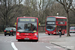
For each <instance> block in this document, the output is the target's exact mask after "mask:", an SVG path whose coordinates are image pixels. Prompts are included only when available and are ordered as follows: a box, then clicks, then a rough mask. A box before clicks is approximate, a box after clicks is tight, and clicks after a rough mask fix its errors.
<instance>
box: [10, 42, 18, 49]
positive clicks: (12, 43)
mask: <svg viewBox="0 0 75 50" xmlns="http://www.w3.org/2000/svg"><path fill="white" fill-rule="evenodd" d="M11 46H12V47H13V49H14V50H18V49H17V48H16V46H15V44H14V42H11Z"/></svg>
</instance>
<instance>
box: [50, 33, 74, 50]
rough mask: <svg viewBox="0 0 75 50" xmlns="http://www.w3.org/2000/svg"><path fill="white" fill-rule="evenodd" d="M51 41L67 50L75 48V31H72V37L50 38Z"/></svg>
mask: <svg viewBox="0 0 75 50" xmlns="http://www.w3.org/2000/svg"><path fill="white" fill-rule="evenodd" d="M50 43H51V44H54V45H56V46H60V47H62V48H65V49H67V50H75V33H71V36H70V37H67V36H65V37H61V38H60V37H59V38H57V39H53V40H50Z"/></svg>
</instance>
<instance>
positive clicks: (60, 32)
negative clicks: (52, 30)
mask: <svg viewBox="0 0 75 50" xmlns="http://www.w3.org/2000/svg"><path fill="white" fill-rule="evenodd" d="M61 35H62V30H61V28H60V29H59V37H61Z"/></svg>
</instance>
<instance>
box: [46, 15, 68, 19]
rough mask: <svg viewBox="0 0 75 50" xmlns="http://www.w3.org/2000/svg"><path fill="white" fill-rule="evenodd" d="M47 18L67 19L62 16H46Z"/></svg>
mask: <svg viewBox="0 0 75 50" xmlns="http://www.w3.org/2000/svg"><path fill="white" fill-rule="evenodd" d="M47 17H55V18H62V19H67V17H63V16H47Z"/></svg>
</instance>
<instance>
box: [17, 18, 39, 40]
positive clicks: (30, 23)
mask: <svg viewBox="0 0 75 50" xmlns="http://www.w3.org/2000/svg"><path fill="white" fill-rule="evenodd" d="M16 39H17V40H18V41H20V40H36V41H38V18H36V17H18V18H17V24H16Z"/></svg>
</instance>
